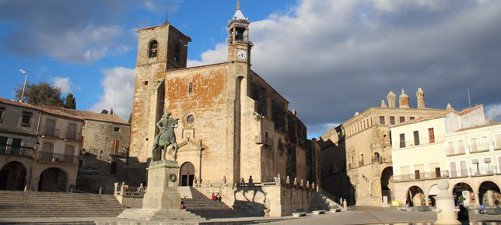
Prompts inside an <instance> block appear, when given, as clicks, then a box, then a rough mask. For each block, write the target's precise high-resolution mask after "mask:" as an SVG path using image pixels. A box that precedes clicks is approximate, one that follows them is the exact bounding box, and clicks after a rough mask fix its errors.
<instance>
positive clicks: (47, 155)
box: [39, 142, 54, 162]
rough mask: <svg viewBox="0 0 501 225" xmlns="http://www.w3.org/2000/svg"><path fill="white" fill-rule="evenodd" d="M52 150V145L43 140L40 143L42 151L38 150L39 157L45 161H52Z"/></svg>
mask: <svg viewBox="0 0 501 225" xmlns="http://www.w3.org/2000/svg"><path fill="white" fill-rule="evenodd" d="M53 151H54V145H53V144H51V143H47V142H44V143H43V144H42V152H40V155H39V159H40V160H42V161H45V162H50V161H52V152H53Z"/></svg>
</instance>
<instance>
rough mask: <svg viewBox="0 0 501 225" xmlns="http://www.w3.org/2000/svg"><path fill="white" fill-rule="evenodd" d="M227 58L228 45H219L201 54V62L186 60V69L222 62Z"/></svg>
mask: <svg viewBox="0 0 501 225" xmlns="http://www.w3.org/2000/svg"><path fill="white" fill-rule="evenodd" d="M227 57H228V45H227V44H223V43H219V44H217V45H216V47H215V48H214V49H211V50H208V51H205V52H203V53H202V55H201V58H202V60H200V61H199V60H188V63H187V64H188V67H192V66H199V65H206V64H212V63H218V62H223V61H225V60H226V59H227Z"/></svg>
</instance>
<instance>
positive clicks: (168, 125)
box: [152, 112, 179, 161]
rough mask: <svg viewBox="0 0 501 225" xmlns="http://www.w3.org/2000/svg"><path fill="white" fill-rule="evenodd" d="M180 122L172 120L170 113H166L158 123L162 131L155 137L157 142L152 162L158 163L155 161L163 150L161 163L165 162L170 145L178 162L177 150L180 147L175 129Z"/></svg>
mask: <svg viewBox="0 0 501 225" xmlns="http://www.w3.org/2000/svg"><path fill="white" fill-rule="evenodd" d="M178 121H179V119H174V118H170V113H169V112H165V113H164V115H163V116H162V119H160V121H158V123H157V127H158V128H159V129H160V132H159V133H158V135H157V136H155V141H154V142H153V149H152V156H153V157H152V161H156V160H154V159H155V155H156V154H157V152H158V150H159V149H162V154H161V161H165V160H166V159H165V155H166V153H167V147H169V146H170V145H172V155H173V156H174V161H176V160H177V150H178V148H179V147H178V145H177V142H176V134H175V133H174V128H176V127H177V125H178Z"/></svg>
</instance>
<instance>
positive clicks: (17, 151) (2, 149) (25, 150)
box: [0, 145, 34, 158]
mask: <svg viewBox="0 0 501 225" xmlns="http://www.w3.org/2000/svg"><path fill="white" fill-rule="evenodd" d="M33 152H34V149H33V148H30V147H24V146H12V145H0V155H14V156H23V157H30V158H33Z"/></svg>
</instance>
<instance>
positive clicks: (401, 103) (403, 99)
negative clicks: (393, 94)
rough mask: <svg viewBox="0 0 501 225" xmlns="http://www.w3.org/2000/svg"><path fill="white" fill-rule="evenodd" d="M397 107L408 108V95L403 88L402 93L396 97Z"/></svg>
mask: <svg viewBox="0 0 501 225" xmlns="http://www.w3.org/2000/svg"><path fill="white" fill-rule="evenodd" d="M398 107H399V108H401V109H408V108H409V96H408V95H407V94H406V93H405V91H404V89H402V93H401V94H400V96H399V97H398Z"/></svg>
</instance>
